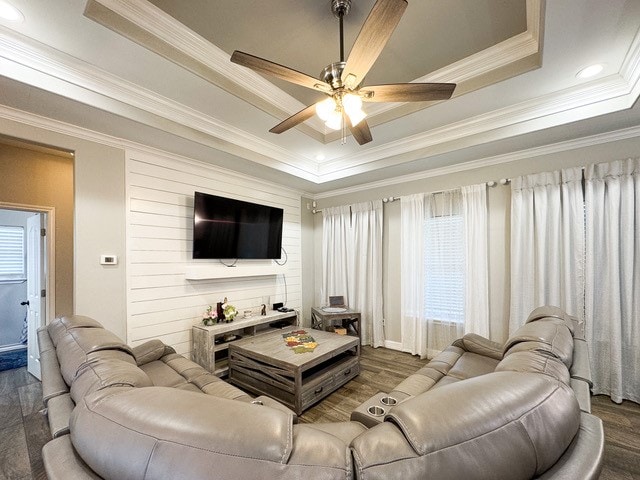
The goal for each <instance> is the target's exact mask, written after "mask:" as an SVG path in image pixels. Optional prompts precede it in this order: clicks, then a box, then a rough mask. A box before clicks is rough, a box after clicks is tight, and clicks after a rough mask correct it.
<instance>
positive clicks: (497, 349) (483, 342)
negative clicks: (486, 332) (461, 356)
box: [452, 333, 503, 360]
mask: <svg viewBox="0 0 640 480" xmlns="http://www.w3.org/2000/svg"><path fill="white" fill-rule="evenodd" d="M452 345H454V346H456V347H460V348H462V349H463V350H466V351H467V352H472V353H477V354H479V355H483V356H485V357H491V358H493V359H495V360H502V354H503V351H502V347H503V346H502V344H500V343H497V342H492V341H491V340H489V339H488V338H484V337H481V336H480V335H477V334H475V333H467V334H466V335H465V336H464V337H462V338H459V339H457V340H455V341H454V342H453V343H452Z"/></svg>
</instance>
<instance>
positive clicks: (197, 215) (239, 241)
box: [193, 192, 284, 259]
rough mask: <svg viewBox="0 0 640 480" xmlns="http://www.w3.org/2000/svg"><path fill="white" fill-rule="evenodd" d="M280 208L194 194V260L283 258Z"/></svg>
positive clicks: (281, 212) (199, 193) (281, 211)
mask: <svg viewBox="0 0 640 480" xmlns="http://www.w3.org/2000/svg"><path fill="white" fill-rule="evenodd" d="M283 213H284V211H283V210H282V209H281V208H276V207H268V206H266V205H258V204H256V203H249V202H243V201H241V200H234V199H231V198H225V197H218V196H216V195H209V194H206V193H201V192H195V194H194V209H193V258H220V259H232V258H247V259H268V258H272V259H273V258H280V256H281V254H280V252H281V250H282V220H283Z"/></svg>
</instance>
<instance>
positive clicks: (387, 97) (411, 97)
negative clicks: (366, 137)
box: [360, 83, 456, 102]
mask: <svg viewBox="0 0 640 480" xmlns="http://www.w3.org/2000/svg"><path fill="white" fill-rule="evenodd" d="M455 88H456V84H455V83H392V84H389V85H367V86H366V87H362V88H361V89H360V96H361V97H362V100H363V101H365V102H427V101H432V100H448V99H450V98H451V95H453V91H454V90H455Z"/></svg>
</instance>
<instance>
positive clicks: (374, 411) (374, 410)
mask: <svg viewBox="0 0 640 480" xmlns="http://www.w3.org/2000/svg"><path fill="white" fill-rule="evenodd" d="M367 412H369V414H370V415H373V416H374V417H382V416H383V415H384V414H385V413H386V412H387V410H386V409H384V408H382V407H379V406H377V405H371V406H370V407H369V408H367Z"/></svg>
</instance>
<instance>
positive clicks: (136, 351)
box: [132, 339, 176, 366]
mask: <svg viewBox="0 0 640 480" xmlns="http://www.w3.org/2000/svg"><path fill="white" fill-rule="evenodd" d="M132 350H133V356H134V357H135V359H136V363H137V364H138V366H140V365H145V364H147V363H150V362H154V361H156V360H160V359H161V358H162V357H164V356H165V355H168V354H170V353H176V351H175V350H174V349H173V348H172V347H170V346H168V345H165V344H164V343H162V341H160V340H158V339H153V340H149V341H148V342H144V343H142V344H140V345H137V346H135V347H133V348H132Z"/></svg>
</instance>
